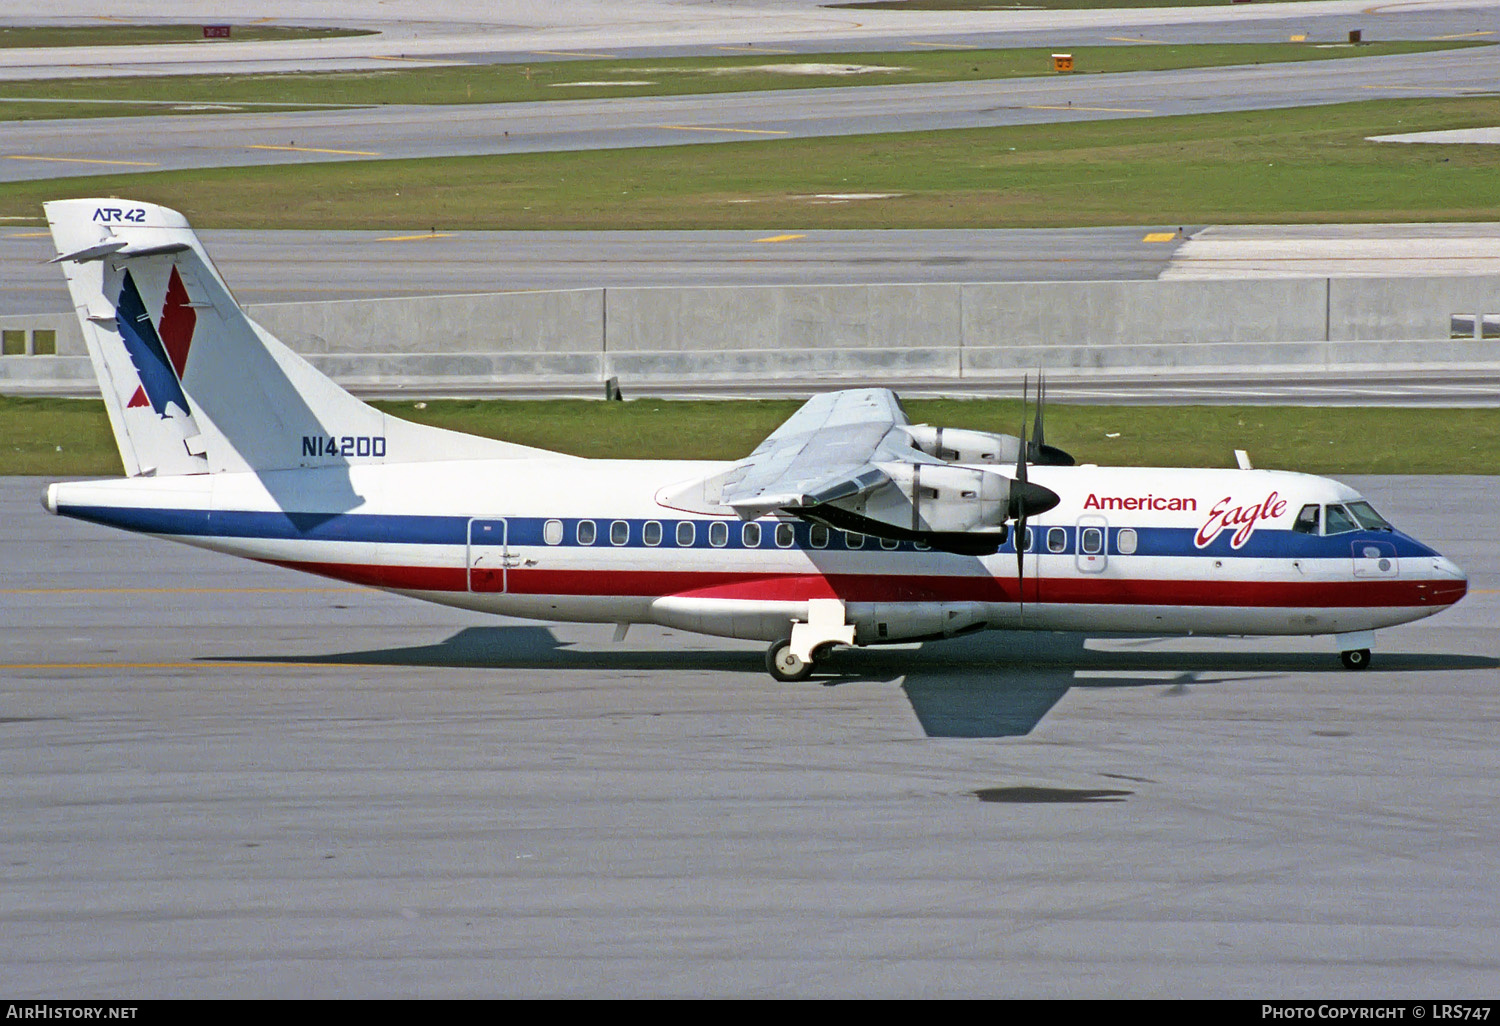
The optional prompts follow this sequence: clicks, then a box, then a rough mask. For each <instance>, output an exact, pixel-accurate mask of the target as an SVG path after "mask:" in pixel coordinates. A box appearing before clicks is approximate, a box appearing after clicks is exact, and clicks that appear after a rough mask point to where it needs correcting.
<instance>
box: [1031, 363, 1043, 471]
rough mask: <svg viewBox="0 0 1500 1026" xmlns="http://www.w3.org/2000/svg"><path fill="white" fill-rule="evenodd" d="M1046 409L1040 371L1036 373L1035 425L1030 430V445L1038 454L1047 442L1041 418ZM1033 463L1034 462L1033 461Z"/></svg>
mask: <svg viewBox="0 0 1500 1026" xmlns="http://www.w3.org/2000/svg"><path fill="white" fill-rule="evenodd" d="M1046 409H1047V378H1046V376H1045V375H1044V374H1042V372H1041V371H1037V372H1036V424H1035V425H1034V426H1033V427H1032V429H1031V444H1032V446H1033V447H1034V448H1035V449H1036V450H1037V451H1038V452H1040V451H1041V449H1042V446H1044V445H1046V444H1047V440H1046V438H1045V437H1043V435H1042V416H1043V414H1044V413H1045V412H1046ZM1033 462H1035V460H1033Z"/></svg>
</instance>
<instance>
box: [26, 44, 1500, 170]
mask: <svg viewBox="0 0 1500 1026" xmlns="http://www.w3.org/2000/svg"><path fill="white" fill-rule="evenodd" d="M1337 64H1338V65H1339V66H1338V67H1337V68H1336V69H1333V70H1332V71H1330V69H1329V68H1328V67H1326V66H1325V65H1324V62H1313V63H1310V64H1309V63H1303V64H1281V65H1240V66H1234V67H1225V68H1193V69H1184V70H1179V71H1153V72H1130V73H1124V74H1116V75H1107V76H1106V75H1094V76H1079V77H1076V78H1069V77H1066V76H1056V77H1051V78H1034V79H1006V80H1002V81H998V82H948V83H925V84H919V85H894V86H862V87H840V88H826V89H800V90H779V91H772V92H752V93H721V94H712V95H705V96H660V97H639V98H620V99H598V100H558V101H552V102H546V103H503V104H462V105H427V106H424V105H416V104H413V105H392V106H386V107H367V108H359V109H354V110H337V111H325V110H299V111H283V112H247V113H238V114H222V115H215V116H212V117H185V116H158V117H143V118H110V119H107V121H101V120H100V119H97V118H85V119H80V120H59V121H25V122H21V121H9V122H0V158H3V159H0V181H22V180H30V179H42V178H64V177H73V176H84V175H98V174H104V173H110V174H116V173H118V174H134V173H142V172H149V171H166V170H173V169H183V168H205V167H248V166H256V165H271V164H290V163H326V162H329V161H350V160H356V161H364V160H382V159H405V158H419V157H458V156H479V155H488V154H507V153H529V152H555V151H568V150H600V149H619V148H632V147H649V146H676V145H696V144H705V143H719V142H733V141H745V140H749V139H759V140H773V139H791V138H808V137H815V136H834V135H862V134H867V133H882V132H918V131H932V130H937V129H960V128H990V127H995V126H1001V125H1029V124H1046V123H1057V122H1065V121H1090V120H1099V119H1115V118H1138V117H1146V116H1161V115H1174V114H1202V113H1213V112H1231V111H1248V110H1264V109H1268V108H1277V107H1296V106H1304V105H1308V104H1333V103H1345V102H1352V101H1359V100H1376V99H1394V98H1410V97H1414V96H1466V95H1489V94H1492V93H1496V92H1500V61H1496V60H1495V59H1494V56H1493V54H1492V53H1491V52H1490V51H1489V49H1488V48H1482V49H1470V50H1447V51H1440V52H1436V53H1426V54H1411V55H1397V56H1386V57H1359V58H1350V59H1348V60H1344V61H1339V62H1337ZM1392 127H1393V128H1394V127H1396V126H1394V125H1393V126H1392Z"/></svg>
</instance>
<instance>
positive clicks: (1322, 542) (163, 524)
mask: <svg viewBox="0 0 1500 1026" xmlns="http://www.w3.org/2000/svg"><path fill="white" fill-rule="evenodd" d="M58 512H59V513H60V514H62V515H64V516H70V517H75V518H77V519H80V520H87V521H91V522H93V523H98V524H107V525H109V526H111V527H119V528H123V529H125V530H127V531H139V532H142V533H145V534H163V535H176V536H179V537H185V538H195V537H196V538H213V537H220V538H264V539H268V540H288V541H325V542H363V543H375V544H398V545H466V544H467V543H468V541H469V524H470V522H471V521H472V520H475V519H483V518H472V517H466V516H419V515H406V514H391V513H379V514H377V513H289V512H265V511H245V510H227V511H226V510H192V509H154V508H153V509H146V508H135V507H128V506H64V507H59V509H58ZM499 519H500V518H490V519H489V522H491V523H497V522H498V521H499ZM585 519H586V518H579V517H555V518H548V517H507V518H504V520H505V524H506V539H505V540H506V542H507V543H508V544H510V545H515V546H541V545H546V544H548V541H547V539H546V535H545V531H546V525H547V523H548V522H549V521H552V520H555V521H557V522H559V523H561V525H562V531H561V538H560V540H559V541H557V542H555V543H553V544H556V545H558V546H560V547H568V548H590V547H591V548H668V549H672V548H695V549H716V548H725V549H751V548H754V549H764V550H774V549H777V548H783V547H786V546H778V545H777V544H776V527H775V524H774V523H772V522H769V521H768V522H765V523H763V524H762V525H761V530H760V544H759V545H746V544H745V542H744V535H743V531H742V526H741V524H740V522H739V521H737V520H733V521H713V520H705V519H693V520H687V521H677V520H666V519H663V520H644V519H627V520H623V521H621V520H612V519H607V518H598V519H595V520H594V521H592V522H593V524H594V525H595V531H594V541H593V543H592V545H582V544H580V542H579V540H578V538H579V533H578V525H579V524H580V523H581V522H584V520H585ZM682 522H686V523H690V524H692V525H693V526H694V531H693V540H692V544H691V545H688V546H684V545H680V544H678V537H677V525H678V524H679V523H682ZM615 523H624V524H626V525H627V526H628V532H627V534H626V539H627V540H626V541H625V543H624V544H623V545H615V544H613V543H612V541H611V526H612V525H613V524H615ZM713 523H723V524H725V526H726V527H727V529H728V530H727V538H725V539H724V543H723V544H720V545H715V544H713V540H714V538H715V534H714V533H713V532H711V531H710V528H709V525H710V524H713ZM647 524H659V525H660V531H659V537H660V542H659V544H658V545H654V546H648V545H647V544H646V542H645V526H646V525H647ZM793 529H794V542H793V545H792V546H789V547H790V548H799V549H812V548H818V549H824V550H829V551H866V552H872V551H882V550H883V547H882V546H881V545H880V543H879V542H877V541H876V540H875V539H873V538H868V537H866V538H864V540H863V541H864V543H863V545H861V546H851V545H849V544H848V543H847V537H846V535H845V534H844V532H842V531H837V530H829V531H827V532H826V544H824V545H817V546H815V545H814V544H813V541H814V538H813V536H812V531H813V527H812V525H810V524H807V523H802V522H796V523H794V524H793ZM1059 529H1060V530H1061V531H1063V532H1064V547H1063V548H1062V549H1060V550H1058V549H1053V548H1051V547H1050V546H1049V544H1048V541H1049V538H1048V536H1049V534H1053V532H1055V531H1056V530H1059ZM1119 530H1120V529H1119V528H1115V527H1111V528H1110V529H1109V537H1108V540H1107V549H1106V554H1107V555H1109V556H1120V555H1121V553H1120V552H1119V549H1118V536H1119ZM1130 530H1133V531H1134V532H1135V535H1136V547H1135V552H1134V553H1133V555H1136V556H1177V557H1183V556H1204V557H1213V558H1220V559H1222V558H1242V559H1244V558H1248V559H1276V558H1281V559H1331V558H1345V559H1347V558H1350V556H1351V555H1352V554H1353V553H1354V544H1355V543H1374V542H1379V543H1384V544H1382V545H1381V546H1380V548H1381V550H1382V551H1381V555H1395V556H1406V557H1413V556H1431V555H1434V554H1435V553H1434V552H1433V550H1432V549H1430V548H1428V547H1427V546H1425V545H1423V544H1422V543H1421V542H1418V541H1416V540H1415V539H1413V538H1411V537H1409V536H1407V535H1404V534H1402V533H1400V532H1399V531H1353V532H1349V533H1346V534H1338V535H1330V536H1328V537H1323V536H1320V535H1312V534H1299V533H1297V532H1293V531H1273V530H1269V529H1265V528H1262V529H1261V530H1258V531H1256V532H1255V533H1254V534H1252V535H1251V536H1250V538H1249V539H1248V540H1247V541H1246V543H1245V544H1244V545H1243V546H1242V547H1240V548H1238V549H1236V548H1234V547H1233V546H1232V544H1231V543H1230V537H1229V534H1228V533H1227V532H1226V533H1223V534H1221V535H1220V536H1219V537H1218V538H1215V539H1214V540H1213V541H1212V542H1211V543H1210V544H1209V545H1207V546H1205V547H1204V548H1198V547H1197V546H1196V545H1194V536H1195V532H1194V531H1193V529H1191V528H1185V527H1135V528H1131V529H1130ZM553 532H554V536H556V528H553ZM1078 533H1079V532H1078V529H1077V528H1075V527H1071V526H1066V527H1061V528H1050V529H1049V528H1047V527H1045V526H1044V525H1038V526H1037V527H1036V529H1035V530H1034V532H1033V538H1034V544H1033V547H1032V548H1031V549H1030V550H1029V551H1031V552H1036V551H1037V550H1038V548H1041V550H1042V551H1044V552H1046V553H1048V554H1051V555H1073V554H1076V553H1077V552H1078ZM652 534H653V537H655V536H657V530H656V529H655V528H653V529H652ZM716 537H723V535H722V534H718V535H717V536H716ZM1053 537H1054V538H1055V537H1056V536H1055V534H1053ZM1012 539H1014V534H1012ZM817 540H819V541H822V540H825V534H824V533H823V532H819V534H818V536H817ZM1387 546H1389V548H1387ZM1392 550H1393V551H1392ZM885 551H899V552H916V551H923V550H919V549H917V548H916V546H914V545H913V544H912V543H910V542H902V543H900V545H899V546H898V547H897V548H895V549H891V550H885ZM1000 551H1002V552H1014V551H1015V550H1014V548H1013V547H1012V542H1011V541H1007V542H1006V544H1005V545H1004V546H1002V547H1001V550H1000Z"/></svg>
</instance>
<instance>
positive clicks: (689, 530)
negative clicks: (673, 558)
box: [677, 520, 697, 549]
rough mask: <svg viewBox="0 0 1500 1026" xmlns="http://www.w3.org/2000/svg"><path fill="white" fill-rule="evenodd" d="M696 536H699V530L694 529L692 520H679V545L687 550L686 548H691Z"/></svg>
mask: <svg viewBox="0 0 1500 1026" xmlns="http://www.w3.org/2000/svg"><path fill="white" fill-rule="evenodd" d="M696 534H697V530H696V529H695V528H694V527H693V522H692V521H691V520H679V521H677V544H678V545H680V546H682V547H683V548H685V549H686V548H691V547H692V544H693V538H694V536H696Z"/></svg>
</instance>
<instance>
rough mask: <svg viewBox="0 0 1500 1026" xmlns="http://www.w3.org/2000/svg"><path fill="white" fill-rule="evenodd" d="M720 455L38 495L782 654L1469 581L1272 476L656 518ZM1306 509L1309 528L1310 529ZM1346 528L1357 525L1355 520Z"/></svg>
mask: <svg viewBox="0 0 1500 1026" xmlns="http://www.w3.org/2000/svg"><path fill="white" fill-rule="evenodd" d="M727 466H729V464H719V463H705V462H688V461H644V460H642V461H636V460H630V461H625V460H590V461H578V460H573V459H568V460H553V459H536V460H531V459H521V460H463V461H452V462H432V463H423V464H403V465H380V464H373V463H372V464H364V465H352V466H346V467H339V468H322V469H307V470H286V471H271V472H264V471H263V472H261V473H258V474H256V473H221V474H212V475H208V474H203V475H183V476H176V477H163V478H134V479H127V480H115V481H97V482H76V483H68V484H60V485H54V486H52V487H51V488H50V489H49V491H48V494H47V499H46V503H47V505H48V508H49V509H52V510H53V511H54V512H57V513H60V514H63V515H68V516H74V517H78V518H81V519H84V520H90V521H95V522H99V523H104V524H109V525H112V526H116V527H122V528H126V529H129V530H134V531H140V532H145V533H148V534H152V535H158V536H161V537H165V538H171V539H174V540H177V541H181V542H186V543H189V544H193V545H198V546H202V547H205V548H210V549H214V550H217V551H221V552H226V553H231V554H234V555H237V556H244V557H248V558H251V559H256V560H262V561H265V562H269V563H275V564H278V565H282V566H286V567H290V568H293V569H298V570H303V571H308V572H311V573H315V574H321V575H324V576H327V577H332V578H336V579H339V580H344V581H350V582H354V583H358V584H364V585H370V586H374V587H377V588H383V589H386V590H390V591H394V592H400V593H403V594H407V595H411V596H413V597H416V598H421V599H426V600H429V601H435V602H440V603H445V604H448V605H453V606H459V607H463V608H467V609H474V610H480V611H484V612H490V613H500V614H507V615H512V616H520V617H529V618H535V619H542V620H576V621H595V622H608V623H655V624H661V625H664V626H668V627H677V628H682V629H686V630H692V631H698V632H702V633H707V634H717V635H722V636H728V637H738V638H747V639H757V640H762V641H774V640H776V639H777V638H783V637H785V636H786V634H787V631H788V629H789V625H790V624H791V623H792V622H794V621H805V620H806V619H807V618H808V611H809V602H810V601H811V600H815V599H838V600H840V601H842V602H843V603H844V605H845V606H846V607H847V616H848V622H849V623H851V624H853V625H854V626H855V627H856V640H857V642H858V643H859V644H879V643H881V642H896V641H903V640H911V639H915V638H935V637H944V636H951V635H953V634H957V633H963V632H966V631H970V630H980V629H1020V628H1025V629H1032V630H1088V631H1100V632H1145V633H1153V634H1175V633H1189V632H1194V633H1212V634H1279V635H1315V634H1335V635H1345V634H1352V633H1356V632H1363V631H1372V630H1375V629H1378V628H1382V627H1388V626H1391V625H1393V624H1398V623H1404V622H1407V621H1411V620H1415V619H1419V618H1421V617H1425V616H1430V615H1432V614H1433V613H1436V612H1439V611H1441V610H1442V609H1444V608H1446V607H1448V606H1450V605H1452V604H1453V603H1454V602H1457V601H1458V600H1459V599H1460V598H1462V597H1463V595H1464V593H1465V590H1466V587H1467V584H1466V581H1465V578H1464V576H1463V574H1462V572H1461V571H1460V570H1459V569H1458V568H1457V567H1456V566H1454V565H1453V564H1452V563H1451V562H1450V561H1448V560H1447V559H1445V558H1444V557H1442V556H1441V555H1440V554H1438V553H1437V552H1435V551H1434V550H1432V549H1431V548H1429V547H1427V546H1425V545H1423V544H1422V543H1421V542H1419V541H1417V540H1415V539H1414V538H1411V537H1409V536H1408V535H1405V534H1403V533H1401V532H1400V531H1399V530H1395V529H1392V528H1389V527H1383V528H1377V529H1370V528H1369V527H1366V526H1359V525H1356V526H1355V529H1352V530H1343V529H1342V528H1343V527H1344V526H1346V525H1345V524H1344V523H1343V522H1342V521H1340V522H1339V523H1333V522H1332V521H1333V520H1334V519H1335V516H1334V513H1333V512H1330V511H1329V510H1330V507H1334V508H1336V509H1337V510H1341V511H1343V512H1342V513H1340V514H1339V516H1341V517H1342V516H1343V515H1344V513H1347V511H1348V506H1349V504H1351V503H1359V502H1360V501H1361V500H1360V497H1359V496H1358V494H1357V493H1356V492H1355V491H1354V490H1353V489H1351V488H1348V487H1347V486H1344V485H1342V484H1339V483H1337V482H1335V481H1331V480H1329V479H1326V478H1320V477H1314V476H1310V475H1305V474H1294V473H1284V472H1277V471H1258V470H1257V471H1243V470H1196V469H1194V470H1183V469H1146V468H1101V467H1093V466H1083V467H1042V466H1036V467H1033V468H1032V480H1034V481H1036V482H1038V483H1040V484H1042V485H1044V486H1046V487H1047V488H1050V489H1052V490H1053V491H1054V492H1056V493H1057V495H1058V496H1059V497H1060V499H1061V501H1060V502H1059V503H1058V505H1057V506H1056V507H1055V508H1054V509H1052V510H1050V511H1049V512H1047V513H1046V514H1044V515H1041V516H1037V517H1035V518H1033V519H1032V520H1031V522H1030V524H1029V531H1028V532H1027V535H1028V537H1026V538H1024V539H1023V547H1024V549H1025V551H1024V552H1023V558H1022V562H1021V573H1020V576H1019V577H1018V573H1017V558H1016V553H1015V548H1014V545H1015V542H1016V540H1017V532H1015V531H1012V532H1011V533H1010V537H1009V538H1008V540H1007V541H1006V542H1005V544H1003V545H1002V546H1001V547H1000V550H999V551H998V552H996V553H995V554H994V555H991V556H982V557H979V556H965V555H957V554H954V553H948V552H939V551H933V550H931V549H927V548H924V547H923V546H922V545H920V544H914V543H912V542H905V541H903V542H895V541H890V540H885V541H882V540H880V539H876V538H873V537H869V536H859V535H851V534H849V533H846V532H844V531H840V530H836V529H831V528H827V527H823V526H821V525H818V524H814V523H809V522H806V521H804V520H799V519H793V518H790V517H778V516H766V517H761V518H759V519H757V520H754V521H742V520H740V519H739V518H738V517H735V516H733V515H732V514H730V513H729V511H725V514H726V515H723V516H709V515H704V514H702V513H697V512H690V511H686V510H682V509H677V508H672V507H671V506H668V505H665V504H664V501H663V500H664V498H666V497H669V496H670V495H671V493H672V488H673V486H674V485H677V484H679V483H681V482H683V481H685V480H692V479H694V478H701V477H705V476H708V475H711V474H713V473H716V472H718V471H720V470H722V469H724V468H725V467H727ZM1309 507H1313V508H1315V509H1316V510H1317V511H1318V513H1317V514H1316V519H1317V523H1316V525H1314V526H1313V529H1312V530H1308V529H1307V526H1308V525H1307V524H1306V523H1305V522H1304V523H1303V525H1302V528H1301V529H1299V528H1298V526H1297V522H1298V518H1299V514H1300V515H1302V518H1303V520H1304V521H1305V520H1306V512H1305V511H1307V510H1308V509H1309ZM1350 519H1352V517H1351V518H1350Z"/></svg>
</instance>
